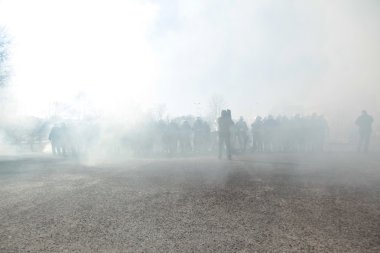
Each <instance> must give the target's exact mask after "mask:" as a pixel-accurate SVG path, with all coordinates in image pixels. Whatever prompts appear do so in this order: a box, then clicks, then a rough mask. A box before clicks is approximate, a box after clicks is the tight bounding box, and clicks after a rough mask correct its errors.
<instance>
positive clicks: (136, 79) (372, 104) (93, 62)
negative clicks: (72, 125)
mask: <svg viewBox="0 0 380 253" xmlns="http://www.w3.org/2000/svg"><path fill="white" fill-rule="evenodd" d="M379 11H380V3H379V2H378V1H375V0H373V1H370V0H366V1H354V0H349V1H216V0H212V1H201V0H196V1H184V0H178V1H169V0H158V1H115V0H114V1H89V0H82V1H73V0H68V1H48V0H37V1H20V0H2V1H0V24H1V25H2V26H4V27H6V31H7V33H8V34H9V35H10V37H11V41H12V47H11V50H12V51H11V57H10V61H11V62H10V65H11V66H12V75H11V76H12V78H11V81H10V83H9V85H8V86H9V87H10V89H11V93H12V94H13V99H14V101H15V102H14V103H13V105H17V108H18V109H17V111H18V112H20V113H22V114H27V115H35V116H49V115H50V114H51V113H52V112H51V111H52V109H51V108H52V105H54V103H57V102H59V103H68V104H70V103H74V102H73V101H76V99H77V98H78V97H82V98H83V97H85V98H86V103H88V104H89V106H90V107H91V108H94V110H96V111H101V112H102V113H106V114H113V115H114V114H120V113H121V112H122V113H123V115H129V116H130V115H133V113H134V112H136V111H138V112H141V111H144V110H149V109H152V108H156V107H157V106H159V105H166V109H167V112H168V114H169V115H173V116H175V115H182V114H200V115H202V116H205V115H207V113H208V110H209V100H210V98H211V97H212V96H215V95H216V96H218V97H221V98H223V99H224V100H225V101H226V104H227V105H228V106H229V107H230V108H231V109H233V113H234V115H235V116H236V117H237V116H239V115H244V116H245V117H246V118H247V119H249V120H253V119H254V117H256V116H257V115H265V114H269V113H271V114H287V115H294V114H296V113H301V114H304V113H312V112H317V113H320V114H324V115H325V116H326V117H327V119H328V120H329V122H330V125H332V126H334V124H335V125H337V127H341V126H342V125H344V127H350V126H352V127H354V126H353V121H354V118H355V117H356V116H357V115H358V114H359V113H360V111H361V110H362V109H367V110H368V111H369V112H370V113H371V114H372V115H374V116H375V118H380V111H379V108H380V106H379V95H378V94H380V88H379V87H380V86H379V83H378V81H379V77H380V76H379V75H380V72H379V71H378V66H379V63H378V59H380V49H379V45H380V22H379V16H378V13H380V12H379ZM336 118H339V124H338V123H334V121H336Z"/></svg>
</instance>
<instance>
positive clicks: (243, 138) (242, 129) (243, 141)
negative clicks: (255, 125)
mask: <svg viewBox="0 0 380 253" xmlns="http://www.w3.org/2000/svg"><path fill="white" fill-rule="evenodd" d="M236 131H237V138H238V142H239V151H240V152H241V153H244V152H245V150H246V148H247V142H248V126H247V123H246V122H245V121H244V118H243V117H240V119H239V121H238V122H236Z"/></svg>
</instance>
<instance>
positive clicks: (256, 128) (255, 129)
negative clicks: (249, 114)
mask: <svg viewBox="0 0 380 253" xmlns="http://www.w3.org/2000/svg"><path fill="white" fill-rule="evenodd" d="M251 132H252V148H253V151H255V152H263V151H264V147H263V121H262V118H261V117H260V116H258V117H257V118H256V119H255V121H254V122H253V123H252V125H251Z"/></svg>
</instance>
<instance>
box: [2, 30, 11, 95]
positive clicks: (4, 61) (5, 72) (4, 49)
mask: <svg viewBox="0 0 380 253" xmlns="http://www.w3.org/2000/svg"><path fill="white" fill-rule="evenodd" d="M8 45H9V40H8V37H7V35H6V33H5V31H4V29H3V28H1V27H0V87H1V86H4V85H5V82H6V79H7V77H8V66H7V58H8Z"/></svg>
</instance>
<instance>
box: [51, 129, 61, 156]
mask: <svg viewBox="0 0 380 253" xmlns="http://www.w3.org/2000/svg"><path fill="white" fill-rule="evenodd" d="M49 140H50V143H51V150H52V152H53V155H61V151H62V143H61V129H60V128H59V127H58V125H54V127H53V128H52V129H51V131H50V134H49Z"/></svg>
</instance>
